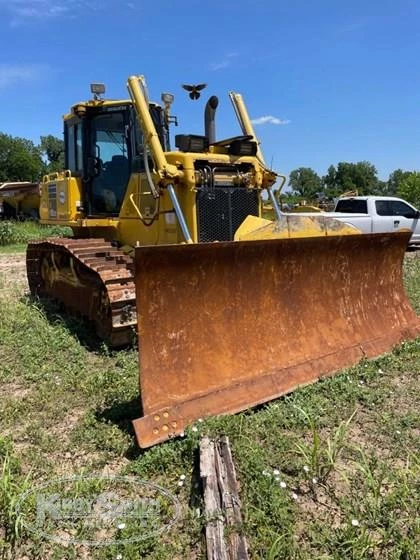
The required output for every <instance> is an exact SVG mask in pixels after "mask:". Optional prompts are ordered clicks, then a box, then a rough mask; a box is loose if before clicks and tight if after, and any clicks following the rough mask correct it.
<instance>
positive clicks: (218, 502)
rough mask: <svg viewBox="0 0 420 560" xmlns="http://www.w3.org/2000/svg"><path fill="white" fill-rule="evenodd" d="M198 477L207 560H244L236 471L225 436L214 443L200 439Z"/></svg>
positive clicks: (245, 558)
mask: <svg viewBox="0 0 420 560" xmlns="http://www.w3.org/2000/svg"><path fill="white" fill-rule="evenodd" d="M200 476H201V479H202V484H203V491H204V507H205V516H206V519H207V522H206V545H207V558H208V560H248V558H249V556H248V546H247V542H246V538H245V536H244V535H243V534H242V516H241V504H240V500H239V491H238V482H237V479H236V470H235V465H234V463H233V460H232V453H231V450H230V446H229V439H228V438H227V437H226V436H224V437H222V438H220V439H219V440H218V441H212V440H210V439H209V438H207V437H204V438H202V440H201V443H200Z"/></svg>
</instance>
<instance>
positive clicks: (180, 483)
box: [178, 480, 184, 488]
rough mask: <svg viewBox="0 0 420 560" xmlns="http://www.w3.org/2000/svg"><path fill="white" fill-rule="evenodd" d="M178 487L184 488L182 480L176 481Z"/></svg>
mask: <svg viewBox="0 0 420 560" xmlns="http://www.w3.org/2000/svg"><path fill="white" fill-rule="evenodd" d="M178 486H179V487H180V488H181V486H184V481H183V480H179V481H178Z"/></svg>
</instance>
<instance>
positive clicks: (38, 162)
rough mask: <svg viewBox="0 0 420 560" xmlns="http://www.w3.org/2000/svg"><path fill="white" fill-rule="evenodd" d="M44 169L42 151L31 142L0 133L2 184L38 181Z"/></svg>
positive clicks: (0, 176) (0, 174) (0, 177)
mask: <svg viewBox="0 0 420 560" xmlns="http://www.w3.org/2000/svg"><path fill="white" fill-rule="evenodd" d="M44 168H45V165H44V162H43V161H42V157H41V150H40V148H39V147H38V146H35V144H34V143H33V142H32V141H31V140H26V139H25V138H18V137H13V136H10V135H9V134H4V133H2V132H0V182H7V181H38V180H39V179H40V177H41V175H42V173H43V171H44Z"/></svg>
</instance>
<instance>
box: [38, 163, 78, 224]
mask: <svg viewBox="0 0 420 560" xmlns="http://www.w3.org/2000/svg"><path fill="white" fill-rule="evenodd" d="M40 190H41V203H40V209H39V214H40V219H41V223H44V224H58V223H59V224H61V225H69V226H70V225H73V224H76V223H77V222H78V221H79V220H80V219H82V218H83V214H82V212H81V208H82V187H81V179H80V178H77V177H72V176H71V173H70V171H63V172H60V173H53V174H51V175H45V176H44V177H43V180H42V183H41V188H40Z"/></svg>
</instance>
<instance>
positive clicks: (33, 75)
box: [0, 64, 48, 89]
mask: <svg viewBox="0 0 420 560" xmlns="http://www.w3.org/2000/svg"><path fill="white" fill-rule="evenodd" d="M47 70H48V66H47V65H46V64H0V89H4V88H7V87H9V86H13V85H15V84H19V83H22V82H33V81H36V80H39V79H41V78H42V77H43V76H44V74H45V73H46V72H47Z"/></svg>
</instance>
